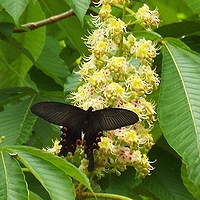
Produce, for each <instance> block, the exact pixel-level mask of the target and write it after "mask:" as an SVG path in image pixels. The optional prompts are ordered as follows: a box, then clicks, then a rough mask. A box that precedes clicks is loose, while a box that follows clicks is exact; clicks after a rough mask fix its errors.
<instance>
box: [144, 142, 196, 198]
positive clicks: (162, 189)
mask: <svg viewBox="0 0 200 200" xmlns="http://www.w3.org/2000/svg"><path fill="white" fill-rule="evenodd" d="M150 158H151V159H154V160H156V162H155V163H153V164H152V165H153V167H155V169H154V170H153V171H152V172H151V176H148V177H146V178H145V179H144V180H143V183H142V185H144V186H145V187H146V188H147V189H148V190H149V191H150V192H151V193H153V194H154V195H155V196H156V197H158V198H159V199H162V200H174V199H183V200H188V199H190V200H192V199H194V198H193V197H192V195H191V194H190V193H189V192H188V191H187V189H186V188H185V186H184V185H183V182H182V180H181V177H180V166H181V161H180V160H179V159H178V157H174V156H173V155H172V154H169V153H168V152H166V151H164V150H163V149H161V148H158V147H156V146H154V147H153V148H152V150H151V151H150Z"/></svg>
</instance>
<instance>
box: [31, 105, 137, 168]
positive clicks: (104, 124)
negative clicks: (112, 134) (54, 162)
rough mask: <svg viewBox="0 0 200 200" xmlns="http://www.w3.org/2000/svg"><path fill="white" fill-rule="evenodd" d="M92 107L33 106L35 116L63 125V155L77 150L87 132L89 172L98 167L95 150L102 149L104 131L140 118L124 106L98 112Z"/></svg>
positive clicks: (85, 140) (130, 123)
mask: <svg viewBox="0 0 200 200" xmlns="http://www.w3.org/2000/svg"><path fill="white" fill-rule="evenodd" d="M92 110H93V108H92V107H90V108H89V109H88V110H87V111H85V110H82V109H80V108H78V107H75V106H72V105H68V104H64V103H58V102H40V103H36V104H35V105H33V106H32V107H31V112H32V113H34V114H35V115H37V116H39V117H41V118H43V119H44V120H46V121H48V122H50V123H53V124H56V125H60V126H63V128H62V129H61V130H62V132H63V133H62V135H61V138H62V140H61V142H60V145H62V148H61V151H60V153H59V155H63V156H66V154H67V153H68V152H72V153H74V152H75V150H76V146H77V145H79V144H81V143H82V137H81V134H82V132H83V133H84V139H83V145H84V148H85V154H86V155H87V158H88V160H89V165H88V171H92V170H93V169H94V157H93V149H97V148H98V142H100V141H101V140H100V137H101V136H102V131H104V130H114V129H117V128H121V127H123V126H129V125H132V124H135V123H136V122H137V121H138V120H139V118H138V116H137V114H136V113H134V112H132V111H130V110H125V109H122V108H105V109H102V110H96V111H94V112H93V111H92Z"/></svg>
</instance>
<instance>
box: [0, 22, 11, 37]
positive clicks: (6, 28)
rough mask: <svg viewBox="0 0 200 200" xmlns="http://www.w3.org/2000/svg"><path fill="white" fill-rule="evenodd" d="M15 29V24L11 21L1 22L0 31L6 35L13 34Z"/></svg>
mask: <svg viewBox="0 0 200 200" xmlns="http://www.w3.org/2000/svg"><path fill="white" fill-rule="evenodd" d="M13 29H14V24H13V23H9V22H7V23H6V22H1V23H0V32H1V33H3V34H4V35H6V36H8V37H11V34H12V32H13Z"/></svg>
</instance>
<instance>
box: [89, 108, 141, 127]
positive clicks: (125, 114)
mask: <svg viewBox="0 0 200 200" xmlns="http://www.w3.org/2000/svg"><path fill="white" fill-rule="evenodd" d="M92 115H93V116H94V117H93V118H95V120H96V123H97V124H98V125H96V126H99V128H100V129H101V130H114V129H117V128H121V127H123V126H129V125H133V124H135V123H136V122H137V121H138V120H139V118H138V116H137V114H136V113H134V112H132V111H130V110H125V109H121V108H107V109H103V110H97V111H94V112H93V113H92ZM91 118H92V117H91Z"/></svg>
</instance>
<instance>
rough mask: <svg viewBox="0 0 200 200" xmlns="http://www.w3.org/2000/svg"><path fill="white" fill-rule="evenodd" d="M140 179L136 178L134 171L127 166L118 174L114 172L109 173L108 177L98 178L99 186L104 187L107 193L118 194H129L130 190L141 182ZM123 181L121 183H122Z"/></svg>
mask: <svg viewBox="0 0 200 200" xmlns="http://www.w3.org/2000/svg"><path fill="white" fill-rule="evenodd" d="M141 181H142V180H141V179H137V178H136V171H135V169H134V168H133V167H128V169H127V170H126V171H124V172H123V173H122V174H121V175H120V176H117V175H116V174H111V175H110V176H109V179H107V177H106V178H103V179H102V180H100V183H101V184H102V186H101V187H105V185H106V184H108V187H107V188H106V192H107V193H113V194H119V195H124V196H127V197H128V196H130V193H131V190H132V189H133V188H134V187H136V186H137V185H139V184H140V183H141ZM122 183H123V184H122Z"/></svg>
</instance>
